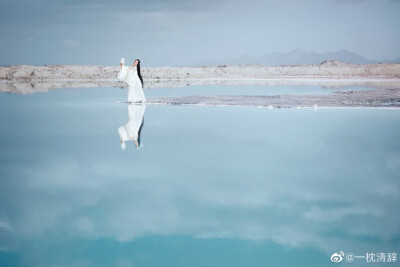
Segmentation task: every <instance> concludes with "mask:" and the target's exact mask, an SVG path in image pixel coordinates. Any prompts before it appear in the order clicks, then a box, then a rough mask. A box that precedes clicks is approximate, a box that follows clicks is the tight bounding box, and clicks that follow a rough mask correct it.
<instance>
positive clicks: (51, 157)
mask: <svg viewBox="0 0 400 267" xmlns="http://www.w3.org/2000/svg"><path fill="white" fill-rule="evenodd" d="M190 89H193V91H191V92H190V93H188V92H187V91H185V89H182V88H181V89H179V91H176V90H178V89H171V90H175V91H169V89H157V90H156V89H154V90H148V91H145V93H146V95H147V96H148V97H152V96H160V95H167V96H170V95H172V94H178V95H185V94H188V95H189V94H190V95H191V94H202V93H204V94H209V93H210V92H214V91H215V90H217V89H215V88H213V87H207V86H204V87H200V86H199V87H190ZM230 90H236V89H229V88H228V89H227V88H222V89H221V92H222V93H223V94H226V93H227V92H229V93H230V94H232V91H230ZM238 90H239V89H238ZM240 90H242V91H240V94H242V92H243V91H246V92H252V93H254V94H260V92H261V91H262V90H264V89H262V88H251V87H249V88H243V87H242V88H241V89H240ZM285 90H286V91H285ZM323 90H324V89H323V88H320V87H315V88H314V87H308V88H305V89H304V91H303V92H307V93H321V92H322V91H323ZM352 90H353V89H352ZM277 91H279V92H284V93H288V94H291V93H296V92H297V90H296V88H293V87H287V88H286V89H281V90H278V89H277V88H270V92H277ZM193 92H195V93H193ZM261 93H262V92H261ZM125 97H126V90H122V89H119V88H118V89H116V88H96V89H60V90H54V91H49V92H46V93H36V94H28V95H18V94H4V93H3V94H0V122H1V124H0V129H1V130H0V144H1V151H0V177H1V178H0V265H1V266H332V265H334V264H333V263H332V261H331V257H332V256H333V254H334V253H338V255H337V257H339V258H340V257H342V261H341V262H340V263H338V264H337V265H340V266H346V265H348V266H365V265H366V264H370V265H371V266H395V265H397V264H398V262H395V263H393V262H391V263H389V262H387V261H388V257H389V256H394V255H393V254H391V253H399V248H400V215H399V213H398V207H399V206H400V192H399V189H400V179H399V177H400V110H397V109H366V108H364V109H345V108H341V109H330V108H325V109H318V110H316V111H315V110H311V109H304V110H297V109H261V108H255V107H198V106H155V105H128V104H125V103H118V101H121V100H124V99H125ZM136 121H138V123H137V124H136V126H138V125H139V124H140V126H141V130H140V142H139V144H138V147H136V145H135V144H134V142H132V141H129V140H127V141H126V142H124V145H123V144H122V143H121V138H122V137H121V136H120V134H119V133H120V132H121V129H127V128H126V127H128V126H129V125H130V123H131V124H135V123H136ZM127 125H128V126H127ZM136 126H134V127H136ZM121 127H122V128H121ZM123 127H125V128H123ZM129 127H130V126H129ZM129 127H128V128H129ZM119 129H120V131H119ZM128 130H129V129H128ZM340 252H343V255H341V254H340ZM372 253H373V254H374V255H372ZM380 253H385V260H386V262H384V263H382V262H376V261H377V260H378V256H379V254H380ZM388 253H390V254H388ZM348 255H350V256H348ZM351 255H353V256H354V257H353V261H352V262H349V261H347V258H346V257H347V256H348V257H349V258H348V259H349V260H351ZM355 256H359V257H357V258H355ZM362 257H367V258H362ZM372 258H373V259H374V260H375V262H374V263H366V261H367V260H368V259H371V260H372ZM381 259H382V257H381Z"/></svg>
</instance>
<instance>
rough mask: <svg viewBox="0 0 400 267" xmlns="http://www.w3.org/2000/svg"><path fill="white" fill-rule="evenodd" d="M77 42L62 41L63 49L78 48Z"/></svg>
mask: <svg viewBox="0 0 400 267" xmlns="http://www.w3.org/2000/svg"><path fill="white" fill-rule="evenodd" d="M79 44H80V43H79V41H76V40H70V39H67V40H65V41H64V46H65V47H76V46H79Z"/></svg>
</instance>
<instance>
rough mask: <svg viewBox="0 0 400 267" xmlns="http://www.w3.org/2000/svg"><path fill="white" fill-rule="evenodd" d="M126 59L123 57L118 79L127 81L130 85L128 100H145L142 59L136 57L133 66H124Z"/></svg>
mask: <svg viewBox="0 0 400 267" xmlns="http://www.w3.org/2000/svg"><path fill="white" fill-rule="evenodd" d="M124 63H125V59H124V58H122V59H121V70H120V72H119V73H118V79H119V80H121V81H125V82H126V83H127V84H128V85H129V88H128V102H131V103H132V102H142V103H143V102H145V101H146V98H145V96H144V93H143V78H142V75H141V73H140V59H138V58H137V59H136V60H135V62H134V63H133V66H129V67H127V66H124Z"/></svg>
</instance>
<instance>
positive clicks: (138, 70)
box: [136, 58, 143, 88]
mask: <svg viewBox="0 0 400 267" xmlns="http://www.w3.org/2000/svg"><path fill="white" fill-rule="evenodd" d="M136 60H137V61H138V64H137V73H138V76H139V79H140V81H141V82H142V88H143V78H142V75H141V74H140V59H138V58H137V59H136Z"/></svg>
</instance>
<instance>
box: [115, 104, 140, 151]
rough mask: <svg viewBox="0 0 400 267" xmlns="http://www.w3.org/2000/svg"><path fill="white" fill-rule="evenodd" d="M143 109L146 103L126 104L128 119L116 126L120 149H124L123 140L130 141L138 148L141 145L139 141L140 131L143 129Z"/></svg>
mask: <svg viewBox="0 0 400 267" xmlns="http://www.w3.org/2000/svg"><path fill="white" fill-rule="evenodd" d="M145 109H146V105H135V104H129V105H128V118H129V121H128V122H127V123H126V124H124V125H122V126H121V127H119V128H118V133H119V137H120V139H121V148H122V150H124V149H125V142H127V141H132V142H133V143H134V144H135V146H136V147H137V148H138V149H140V148H141V147H142V146H143V144H142V143H141V142H140V133H141V132H142V129H143V124H144V119H143V116H144V111H145Z"/></svg>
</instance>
